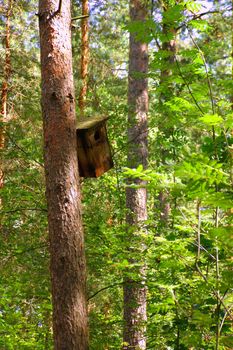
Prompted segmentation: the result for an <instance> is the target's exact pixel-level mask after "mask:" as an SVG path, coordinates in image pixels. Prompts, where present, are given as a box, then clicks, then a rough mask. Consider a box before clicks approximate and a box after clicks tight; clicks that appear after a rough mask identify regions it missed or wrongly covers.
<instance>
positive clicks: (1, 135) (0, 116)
mask: <svg viewBox="0 0 233 350" xmlns="http://www.w3.org/2000/svg"><path fill="white" fill-rule="evenodd" d="M11 12H12V0H9V1H8V4H7V10H6V31H5V40H4V42H5V64H4V77H3V83H2V88H1V110H0V122H1V123H5V122H6V120H7V97H8V82H9V79H10V75H11V53H10V17H11ZM4 147H5V132H4V127H3V126H1V125H0V150H3V149H4ZM3 184H4V172H3V169H2V168H1V169H0V188H2V187H3Z"/></svg>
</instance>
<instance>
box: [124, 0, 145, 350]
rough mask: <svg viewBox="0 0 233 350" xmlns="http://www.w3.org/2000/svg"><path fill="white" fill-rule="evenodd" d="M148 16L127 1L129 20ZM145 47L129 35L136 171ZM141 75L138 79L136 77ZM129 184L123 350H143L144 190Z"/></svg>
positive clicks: (140, 2) (141, 156)
mask: <svg viewBox="0 0 233 350" xmlns="http://www.w3.org/2000/svg"><path fill="white" fill-rule="evenodd" d="M147 16H148V10H147V6H146V2H145V1H144V0H130V19H131V21H132V22H133V21H145V20H146V18H147ZM147 71H148V46H147V44H146V43H143V42H140V41H138V40H137V38H136V35H135V34H134V33H131V34H130V46H129V78H128V108H129V112H128V140H129V148H128V166H129V167H131V168H136V167H138V165H140V164H142V165H143V167H144V168H146V167H147V154H148V149H147V113H148V82H147V78H146V76H145V74H146V73H147ZM139 74H140V76H139ZM130 183H131V184H132V183H133V184H136V185H138V188H131V187H127V189H126V207H127V217H126V222H127V226H128V237H127V240H128V241H129V242H130V246H129V247H128V249H129V256H130V258H129V260H130V262H131V264H132V265H134V267H133V269H132V270H131V271H132V273H133V276H132V274H129V276H126V277H125V281H124V331H123V342H124V346H123V348H124V349H139V350H144V349H146V334H145V333H146V321H147V316H146V291H147V290H146V285H145V269H146V267H145V264H144V262H143V255H144V254H143V251H144V250H145V246H144V244H143V239H142V238H141V237H140V234H141V233H142V232H143V231H144V232H145V224H144V222H145V220H147V190H146V187H145V182H144V181H142V180H140V179H136V180H135V179H132V180H130V181H129V185H130Z"/></svg>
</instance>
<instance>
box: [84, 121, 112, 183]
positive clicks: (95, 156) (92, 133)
mask: <svg viewBox="0 0 233 350" xmlns="http://www.w3.org/2000/svg"><path fill="white" fill-rule="evenodd" d="M107 119H108V117H89V118H88V117H87V118H80V119H79V121H78V124H77V146H78V165H79V174H80V176H81V177H98V176H100V175H102V174H103V173H105V172H106V171H108V170H109V169H111V168H112V167H113V161H112V156H111V150H110V145H109V142H108V137H107V130H106V120H107Z"/></svg>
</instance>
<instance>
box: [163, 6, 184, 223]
mask: <svg viewBox="0 0 233 350" xmlns="http://www.w3.org/2000/svg"><path fill="white" fill-rule="evenodd" d="M177 3H179V1H177ZM168 9H169V2H168V3H167V4H165V3H163V6H162V10H163V12H165V11H167V10H168ZM162 33H163V37H164V38H165V41H164V42H163V43H162V51H164V52H166V53H167V54H168V55H169V56H168V57H166V59H165V61H164V63H165V65H166V66H167V64H169V65H170V66H168V67H166V68H164V69H162V70H161V74H160V86H162V85H165V88H164V91H162V92H161V94H160V96H159V104H160V109H162V106H163V104H164V102H166V101H167V100H168V99H169V98H170V97H171V91H173V89H172V86H169V83H168V82H167V80H168V79H169V77H170V76H171V74H172V66H173V65H174V63H175V54H176V31H175V29H174V28H171V27H170V26H168V25H167V24H163V27H162ZM171 34H172V35H173V36H174V37H173V38H172V39H170V40H169V39H168V38H170V36H171ZM163 121H164V116H163V117H162V121H160V122H159V124H158V129H159V132H160V133H162V134H163V137H165V138H169V137H171V135H172V134H173V132H174V128H173V127H166V125H164V122H163ZM166 156H167V151H166V149H164V148H163V147H161V148H160V159H159V161H160V162H161V163H162V164H163V165H164V164H166ZM158 200H159V210H160V224H161V226H167V225H168V222H169V216H170V211H171V204H170V200H169V191H168V190H162V191H160V193H159V196H158Z"/></svg>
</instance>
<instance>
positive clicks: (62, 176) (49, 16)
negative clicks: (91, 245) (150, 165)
mask: <svg viewBox="0 0 233 350" xmlns="http://www.w3.org/2000/svg"><path fill="white" fill-rule="evenodd" d="M59 4H60V5H61V8H60V11H59V10H58V9H59ZM38 15H39V27H40V45H41V70H42V114H43V131H44V160H45V177H46V196H47V203H48V223H49V240H50V254H51V262H50V270H51V281H52V302H53V332H54V348H55V349H56V350H86V349H88V327H87V308H86V288H85V284H86V264H85V254H84V237H83V227H82V219H81V203H80V188H79V175H78V160H77V144H76V143H77V141H76V121H75V103H74V101H75V100H74V85H73V72H72V51H71V13H70V0H63V1H62V2H61V1H60V3H59V2H58V1H57V0H40V1H39V14H38Z"/></svg>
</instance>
